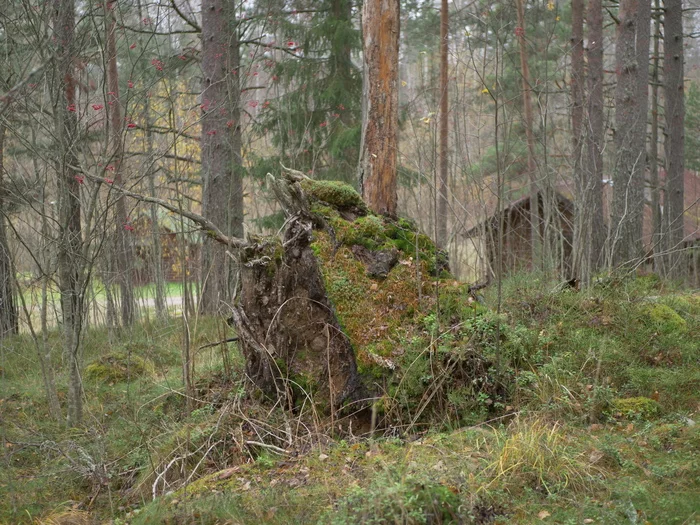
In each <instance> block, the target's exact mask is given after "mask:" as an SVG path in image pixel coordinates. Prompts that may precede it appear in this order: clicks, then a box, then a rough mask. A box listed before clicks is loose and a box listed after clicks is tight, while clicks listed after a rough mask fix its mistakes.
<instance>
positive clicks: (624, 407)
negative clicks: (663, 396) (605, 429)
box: [611, 397, 661, 419]
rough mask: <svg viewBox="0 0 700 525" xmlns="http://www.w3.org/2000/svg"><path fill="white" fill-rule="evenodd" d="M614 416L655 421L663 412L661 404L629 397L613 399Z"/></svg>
mask: <svg viewBox="0 0 700 525" xmlns="http://www.w3.org/2000/svg"><path fill="white" fill-rule="evenodd" d="M611 409H612V411H611V412H612V415H613V416H616V417H624V418H628V419H654V418H655V417H657V416H658V415H659V414H660V412H661V406H660V405H659V403H657V402H656V401H654V400H653V399H649V398H648V397H627V398H618V399H613V401H612V403H611Z"/></svg>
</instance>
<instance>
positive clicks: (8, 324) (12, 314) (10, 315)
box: [0, 124, 19, 340]
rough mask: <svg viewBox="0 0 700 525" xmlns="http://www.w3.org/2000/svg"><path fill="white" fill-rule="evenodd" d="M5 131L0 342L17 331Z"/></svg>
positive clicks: (0, 136) (0, 170) (0, 164)
mask: <svg viewBox="0 0 700 525" xmlns="http://www.w3.org/2000/svg"><path fill="white" fill-rule="evenodd" d="M5 131H6V128H5V126H4V125H2V124H0V340H2V339H3V338H5V337H7V336H10V335H13V334H16V333H17V332H18V330H19V325H18V321H19V318H18V316H17V304H15V295H14V287H13V285H12V283H13V281H14V276H13V272H14V269H13V264H12V254H11V253H10V246H9V244H8V242H7V232H6V229H5V206H4V203H3V193H4V191H5V190H4V188H3V176H4V174H5V162H4V161H5Z"/></svg>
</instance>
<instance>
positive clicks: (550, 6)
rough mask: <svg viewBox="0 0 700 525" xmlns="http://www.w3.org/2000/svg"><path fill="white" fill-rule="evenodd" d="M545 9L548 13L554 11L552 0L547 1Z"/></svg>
mask: <svg viewBox="0 0 700 525" xmlns="http://www.w3.org/2000/svg"><path fill="white" fill-rule="evenodd" d="M547 9H548V10H549V11H554V2H553V1H552V0H549V2H547Z"/></svg>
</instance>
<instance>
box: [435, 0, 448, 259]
mask: <svg viewBox="0 0 700 525" xmlns="http://www.w3.org/2000/svg"><path fill="white" fill-rule="evenodd" d="M448 32H449V12H448V7H447V0H442V7H441V12H440V183H439V185H438V209H437V215H436V220H437V239H436V242H437V245H438V246H439V247H440V248H443V249H445V248H447V241H448V239H447V209H448V202H449V201H448V199H449V190H448V185H449V181H448V159H449V150H448V133H449V124H448V123H449V115H448V111H449V104H448V98H449V97H448V95H449V88H448V80H447V79H448V62H447V55H448V51H449V35H448Z"/></svg>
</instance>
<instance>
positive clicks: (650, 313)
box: [644, 304, 687, 333]
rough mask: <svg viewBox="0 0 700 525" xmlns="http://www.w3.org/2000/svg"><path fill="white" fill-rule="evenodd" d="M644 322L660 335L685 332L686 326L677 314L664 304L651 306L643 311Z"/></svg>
mask: <svg viewBox="0 0 700 525" xmlns="http://www.w3.org/2000/svg"><path fill="white" fill-rule="evenodd" d="M644 316H645V318H646V320H647V321H648V322H649V323H651V324H652V325H653V326H654V327H655V328H656V329H657V330H659V331H660V332H662V333H672V332H685V331H686V328H687V324H686V322H685V319H683V318H682V317H681V316H680V315H678V313H677V312H676V311H675V310H674V309H673V308H671V307H670V306H668V305H666V304H653V305H650V306H647V307H646V308H645V309H644Z"/></svg>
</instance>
